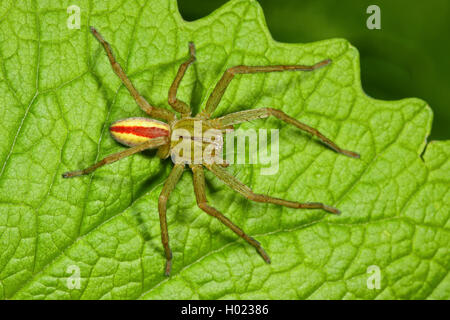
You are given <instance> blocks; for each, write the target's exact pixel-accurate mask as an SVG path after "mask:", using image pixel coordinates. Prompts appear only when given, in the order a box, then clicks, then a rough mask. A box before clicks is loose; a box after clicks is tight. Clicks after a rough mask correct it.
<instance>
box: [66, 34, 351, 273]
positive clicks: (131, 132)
mask: <svg viewBox="0 0 450 320" xmlns="http://www.w3.org/2000/svg"><path fill="white" fill-rule="evenodd" d="M91 31H92V33H93V35H94V36H95V37H96V38H97V40H98V41H99V42H100V43H101V44H102V45H103V47H104V48H105V51H106V54H107V55H108V58H109V61H110V62H111V66H112V68H113V70H114V72H115V73H116V74H117V76H118V77H119V78H120V79H121V80H122V82H123V84H124V85H125V87H126V88H127V89H128V90H129V92H130V93H131V95H132V96H133V98H134V99H135V100H136V103H137V104H138V105H139V106H140V107H141V108H142V110H144V111H145V112H146V113H147V114H149V115H150V116H151V117H154V118H158V119H162V120H164V121H165V122H162V121H158V120H154V119H150V118H137V117H136V118H128V119H123V120H119V121H116V122H114V123H113V124H112V125H111V127H110V132H111V135H112V137H113V138H114V139H115V140H117V141H118V142H120V143H122V144H124V145H126V146H129V147H130V148H129V149H126V150H123V151H120V152H118V153H115V154H112V155H110V156H108V157H106V158H104V159H103V160H101V161H99V162H97V163H96V164H94V165H92V166H90V167H88V168H86V169H83V170H79V171H71V172H66V173H64V174H63V177H64V178H70V177H75V176H81V175H85V174H88V173H91V172H93V171H94V170H96V169H97V168H99V167H101V166H103V165H105V164H108V163H111V162H114V161H117V160H120V159H122V158H124V157H127V156H129V155H132V154H135V153H137V152H140V151H143V150H146V149H152V148H158V152H157V155H158V156H159V157H160V158H162V159H165V158H168V157H169V156H171V159H172V161H173V162H174V167H173V169H172V171H171V172H170V174H169V177H168V178H167V180H166V182H165V183H164V186H163V189H162V191H161V195H160V196H159V200H158V210H159V218H160V224H161V239H162V244H163V246H164V251H165V255H166V268H165V274H166V275H169V273H170V270H171V266H172V251H171V250H170V246H169V234H168V228H167V221H166V204H167V200H168V198H169V195H170V193H171V192H172V190H173V189H174V188H175V185H176V183H177V182H178V180H179V179H180V177H181V175H182V173H183V171H184V169H185V167H186V165H189V167H190V169H191V170H192V172H193V180H194V191H195V196H196V200H197V204H198V206H199V208H201V209H202V210H203V211H205V212H206V213H207V214H209V215H211V216H213V217H215V218H217V219H218V220H220V221H221V222H222V223H223V224H225V225H226V226H227V227H229V228H230V229H231V230H232V231H234V232H235V233H236V234H237V235H239V236H240V237H242V238H243V239H244V240H246V241H247V242H248V243H249V244H251V245H252V246H254V247H255V248H256V250H257V251H258V252H259V254H260V255H261V256H262V258H263V259H264V261H266V262H267V263H270V258H269V256H268V255H267V253H266V252H265V251H264V249H263V248H262V247H261V245H260V244H259V242H258V241H256V240H255V239H253V238H252V237H250V236H248V235H247V234H246V233H245V232H244V231H243V230H242V229H240V228H239V227H238V226H236V225H235V224H233V222H231V221H230V220H229V219H228V218H227V217H225V216H224V215H223V214H222V213H220V212H219V211H218V210H216V209H215V208H214V207H212V206H210V205H209V204H208V202H207V199H206V194H205V176H204V172H203V168H204V167H206V168H207V169H208V170H209V171H211V172H212V173H213V174H214V175H215V176H217V177H218V178H219V179H220V180H222V181H223V182H224V183H225V184H226V185H228V186H229V187H230V188H232V189H234V190H236V191H237V192H239V193H240V194H242V195H243V196H244V197H246V198H248V199H250V200H253V201H257V202H266V203H273V204H278V205H282V206H286V207H290V208H297V209H323V210H325V211H328V212H331V213H339V210H338V209H336V208H333V207H331V206H327V205H325V204H322V203H319V202H305V203H300V202H295V201H290V200H284V199H279V198H274V197H270V196H267V195H263V194H256V193H254V192H253V191H252V190H251V189H250V188H249V187H247V186H246V185H244V184H243V183H242V182H240V181H239V180H238V179H236V178H235V177H234V176H232V175H230V174H229V173H228V172H227V171H226V170H225V169H224V167H225V166H226V163H224V162H223V161H222V159H221V158H217V155H218V154H220V152H221V150H222V147H223V140H222V138H221V134H220V133H221V132H222V131H224V130H226V129H229V128H232V127H233V125H235V124H239V123H242V122H246V121H251V120H254V119H259V118H266V117H269V116H274V117H276V118H278V119H280V120H282V121H284V122H286V123H289V124H291V125H294V126H296V127H297V128H299V129H301V130H304V131H306V132H308V133H310V134H312V135H314V136H316V137H317V138H318V139H319V140H320V141H322V142H323V143H324V144H325V145H327V146H328V147H330V148H331V149H333V150H334V151H336V152H338V153H341V154H344V155H347V156H350V157H353V158H359V155H358V154H357V153H355V152H352V151H348V150H344V149H341V148H340V147H338V146H337V145H336V144H335V143H334V142H332V141H331V140H330V139H328V138H327V137H325V136H324V135H323V134H321V133H320V132H319V131H318V130H316V129H314V128H312V127H310V126H308V125H306V124H304V123H301V122H299V121H297V120H296V119H294V118H292V117H290V116H288V115H287V114H285V113H284V112H283V111H281V110H277V109H272V108H261V109H252V110H245V111H240V112H235V113H231V114H227V115H225V116H222V117H219V118H214V119H212V118H211V114H212V113H213V112H214V110H215V109H216V107H217V105H218V104H219V102H220V100H221V98H222V96H223V94H224V93H225V90H226V88H227V87H228V84H229V83H230V81H231V80H232V79H233V78H234V76H235V75H236V74H249V73H262V72H281V71H289V70H291V71H312V70H315V69H317V68H320V67H323V66H326V65H328V64H329V63H331V60H329V59H328V60H323V61H321V62H318V63H316V64H314V65H312V66H303V65H275V66H236V67H232V68H229V69H227V70H226V71H225V72H224V74H223V76H222V78H221V79H220V80H219V82H218V83H217V84H216V86H215V88H214V90H213V91H212V93H211V95H210V96H209V98H208V100H207V102H206V105H205V108H204V110H203V111H202V112H201V113H199V114H198V115H197V116H195V117H192V116H191V109H190V107H189V106H188V105H187V104H186V103H185V102H183V101H181V100H179V99H177V90H178V86H179V84H180V82H181V80H182V78H183V76H184V74H185V72H186V70H187V68H188V67H189V65H190V64H191V63H193V62H194V61H195V47H194V44H193V43H189V53H190V57H189V59H188V60H187V61H186V62H184V63H183V64H181V66H180V67H179V69H178V72H177V75H176V76H175V79H174V81H173V83H172V85H171V87H170V89H169V98H168V102H169V105H171V106H172V108H173V109H174V110H175V111H176V112H178V113H179V114H180V116H177V115H176V114H175V113H173V112H171V111H169V110H166V109H163V108H157V107H153V106H151V105H150V104H149V103H148V102H147V101H146V100H145V99H144V98H143V97H142V96H141V95H140V94H139V92H138V91H137V90H136V88H135V87H134V86H133V84H132V83H131V81H130V80H129V79H128V77H127V76H126V74H125V72H124V71H123V70H122V68H121V67H120V65H119V64H118V63H117V61H116V60H115V58H114V55H113V53H112V51H111V47H110V45H109V43H108V42H106V41H105V40H104V39H103V37H102V36H101V35H100V34H99V33H98V32H97V30H95V29H94V28H93V27H91ZM215 132H216V133H215ZM183 143H184V144H187V146H188V147H187V148H181V147H182V144H183ZM205 155H206V156H205Z"/></svg>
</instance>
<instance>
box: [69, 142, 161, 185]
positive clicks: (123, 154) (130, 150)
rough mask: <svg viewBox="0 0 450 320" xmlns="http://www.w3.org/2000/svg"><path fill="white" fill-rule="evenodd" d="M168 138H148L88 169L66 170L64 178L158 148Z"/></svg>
mask: <svg viewBox="0 0 450 320" xmlns="http://www.w3.org/2000/svg"><path fill="white" fill-rule="evenodd" d="M168 142H169V141H168V139H167V138H166V137H158V138H154V139H151V140H148V141H146V142H144V143H141V144H139V145H137V146H134V147H131V148H128V149H125V150H123V151H119V152H117V153H114V154H111V155H109V156H107V157H105V158H103V159H102V160H100V161H99V162H97V163H95V164H93V165H92V166H90V167H88V168H86V169H82V170H77V171H69V172H65V173H63V175H62V176H63V178H72V177H77V176H81V175H85V174H89V173H91V172H93V171H95V170H97V169H98V168H100V167H102V166H104V165H105V164H109V163H113V162H115V161H117V160H120V159H123V158H125V157H128V156H131V155H132V154H135V153H138V152H141V151H143V150H146V149H152V148H157V147H160V146H162V145H164V144H166V143H168Z"/></svg>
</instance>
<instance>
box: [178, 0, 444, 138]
mask: <svg viewBox="0 0 450 320" xmlns="http://www.w3.org/2000/svg"><path fill="white" fill-rule="evenodd" d="M226 2H227V1H226V0H178V6H179V8H180V12H181V14H182V16H183V17H184V19H185V20H188V21H192V20H195V19H199V18H201V17H203V16H205V15H208V14H209V13H211V12H212V11H214V10H215V9H217V8H219V7H220V6H221V5H223V4H224V3H226ZM258 2H259V3H260V5H261V6H262V8H263V11H264V14H265V17H266V21H267V25H268V27H269V30H270V31H271V33H272V36H273V38H274V39H275V40H277V41H281V42H292V43H297V42H313V41H318V40H323V39H329V38H345V39H347V40H349V41H350V42H351V43H352V44H353V45H354V46H355V47H356V48H357V49H358V50H359V52H360V57H361V79H362V85H363V88H364V91H365V92H366V93H367V94H368V95H370V96H372V97H374V98H378V99H383V100H395V99H402V98H407V97H418V98H421V99H424V100H425V101H427V102H428V103H429V104H430V106H431V108H432V109H433V112H434V120H433V128H432V131H431V137H430V139H439V140H445V139H450V130H449V129H448V126H450V1H448V0H428V1H406V0H384V1H367V0H357V1H355V0H351V1H350V0H258ZM372 4H376V5H378V6H379V7H380V9H381V30H369V29H367V27H366V20H367V18H368V17H369V16H370V14H367V13H366V10H367V7H368V6H369V5H372Z"/></svg>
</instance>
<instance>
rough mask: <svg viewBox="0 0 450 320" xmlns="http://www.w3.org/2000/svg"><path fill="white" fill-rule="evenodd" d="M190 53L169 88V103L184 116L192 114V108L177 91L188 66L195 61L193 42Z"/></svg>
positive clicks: (190, 43) (190, 44)
mask: <svg viewBox="0 0 450 320" xmlns="http://www.w3.org/2000/svg"><path fill="white" fill-rule="evenodd" d="M189 54H190V57H189V59H188V60H186V61H185V62H184V63H182V64H181V65H180V67H179V69H178V72H177V75H176V76H175V79H174V80H173V82H172V85H171V86H170V89H169V104H170V105H171V106H172V108H173V109H174V110H175V111H177V112H180V113H181V114H182V115H183V116H190V114H191V108H189V106H188V105H187V104H186V102H184V101H181V100H179V99H178V98H177V91H178V87H179V86H180V82H181V80H182V79H183V77H184V74H185V73H186V70H187V68H188V67H189V66H190V65H191V64H192V63H193V62H194V61H195V46H194V43H193V42H189Z"/></svg>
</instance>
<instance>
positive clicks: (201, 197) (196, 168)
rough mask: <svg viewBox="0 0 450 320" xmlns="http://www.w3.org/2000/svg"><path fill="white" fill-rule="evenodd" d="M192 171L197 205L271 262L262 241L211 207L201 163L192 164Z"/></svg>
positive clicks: (266, 260)
mask: <svg viewBox="0 0 450 320" xmlns="http://www.w3.org/2000/svg"><path fill="white" fill-rule="evenodd" d="M191 169H192V172H193V173H194V191H195V197H196V199H197V205H198V207H199V208H200V209H202V210H203V211H204V212H206V213H207V214H209V215H210V216H212V217H214V218H217V219H218V220H219V221H220V222H222V223H223V224H224V225H226V226H227V227H228V228H230V229H231V230H232V231H233V232H234V233H236V234H237V235H238V236H240V237H241V238H242V239H244V240H245V241H247V242H248V243H249V244H251V245H252V246H253V247H255V249H256V250H257V251H258V253H259V254H260V255H261V257H262V258H263V259H264V261H265V262H267V263H270V258H269V256H268V255H267V253H266V252H265V251H264V249H263V248H262V247H261V245H260V243H259V242H258V241H256V240H255V239H253V238H252V237H250V236H248V235H247V234H246V233H245V232H244V231H242V229H241V228H239V227H238V226H236V225H235V224H234V223H233V222H232V221H231V220H230V219H228V218H227V217H225V216H224V215H223V214H222V213H220V212H219V211H218V210H217V209H216V208H214V207H211V206H210V205H209V204H208V201H207V199H206V193H205V175H204V172H203V167H202V166H201V165H191Z"/></svg>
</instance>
